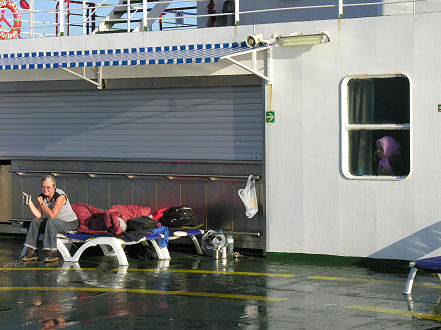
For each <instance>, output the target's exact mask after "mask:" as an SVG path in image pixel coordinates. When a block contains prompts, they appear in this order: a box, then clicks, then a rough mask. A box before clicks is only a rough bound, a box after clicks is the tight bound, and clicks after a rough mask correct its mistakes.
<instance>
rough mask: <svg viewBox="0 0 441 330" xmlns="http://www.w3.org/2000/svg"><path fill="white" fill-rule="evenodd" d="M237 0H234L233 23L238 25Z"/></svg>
mask: <svg viewBox="0 0 441 330" xmlns="http://www.w3.org/2000/svg"><path fill="white" fill-rule="evenodd" d="M239 11H240V9H239V0H235V1H234V25H239V24H240V20H239Z"/></svg>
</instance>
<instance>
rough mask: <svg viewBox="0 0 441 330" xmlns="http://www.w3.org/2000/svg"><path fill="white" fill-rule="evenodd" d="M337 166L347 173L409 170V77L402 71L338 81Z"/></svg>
mask: <svg viewBox="0 0 441 330" xmlns="http://www.w3.org/2000/svg"><path fill="white" fill-rule="evenodd" d="M341 100H342V114H341V120H342V134H341V137H342V172H343V174H344V176H345V177H347V178H349V179H382V180H397V179H403V178H405V177H407V176H408V175H409V172H410V167H411V166H410V83H409V79H408V78H407V77H406V76H405V75H384V76H382V75H376V76H370V75H363V76H351V77H347V78H345V79H344V80H343V81H342V85H341Z"/></svg>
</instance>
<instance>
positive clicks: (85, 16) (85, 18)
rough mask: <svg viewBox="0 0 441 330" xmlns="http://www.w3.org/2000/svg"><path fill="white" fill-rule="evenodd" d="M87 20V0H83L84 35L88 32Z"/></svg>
mask: <svg viewBox="0 0 441 330" xmlns="http://www.w3.org/2000/svg"><path fill="white" fill-rule="evenodd" d="M86 20H87V10H86V0H83V35H85V34H87V28H86Z"/></svg>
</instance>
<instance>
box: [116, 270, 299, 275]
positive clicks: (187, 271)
mask: <svg viewBox="0 0 441 330" xmlns="http://www.w3.org/2000/svg"><path fill="white" fill-rule="evenodd" d="M115 270H117V269H115ZM127 271H129V272H167V273H194V274H222V275H247V276H275V277H294V276H295V275H294V274H277V273H253V272H227V271H222V270H201V269H144V268H139V269H127Z"/></svg>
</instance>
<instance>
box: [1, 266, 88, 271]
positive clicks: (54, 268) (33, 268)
mask: <svg viewBox="0 0 441 330" xmlns="http://www.w3.org/2000/svg"><path fill="white" fill-rule="evenodd" d="M1 270H19V271H20V270H96V268H72V267H64V268H58V267H47V268H44V267H6V268H0V271H1Z"/></svg>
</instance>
